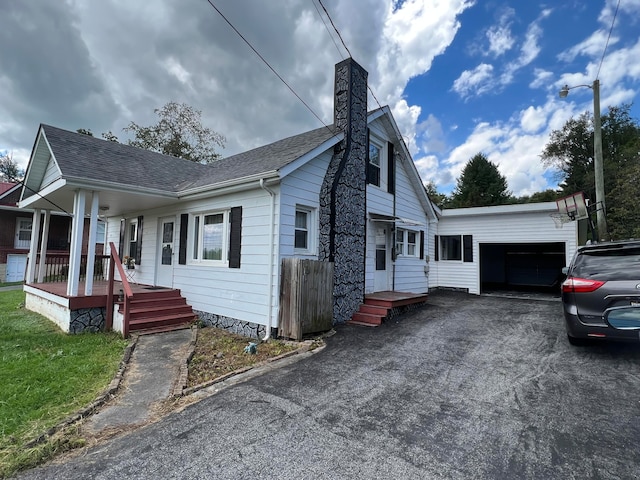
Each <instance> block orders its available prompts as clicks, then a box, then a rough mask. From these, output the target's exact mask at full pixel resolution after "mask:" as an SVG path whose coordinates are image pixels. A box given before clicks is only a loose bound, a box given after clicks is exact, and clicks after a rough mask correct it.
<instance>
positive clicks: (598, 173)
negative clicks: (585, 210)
mask: <svg viewBox="0 0 640 480" xmlns="http://www.w3.org/2000/svg"><path fill="white" fill-rule="evenodd" d="M578 87H587V88H590V89H591V90H593V168H594V169H595V177H596V221H597V224H598V237H599V238H595V239H594V240H595V241H598V240H601V239H606V237H607V218H606V217H605V203H604V173H603V167H602V123H601V120H600V80H598V79H595V80H594V81H593V84H592V85H576V86H575V87H569V85H565V86H564V87H562V90H560V92H559V95H560V98H565V97H566V96H567V95H569V90H573V89H574V88H578Z"/></svg>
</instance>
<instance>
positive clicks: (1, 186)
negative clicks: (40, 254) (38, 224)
mask: <svg viewBox="0 0 640 480" xmlns="http://www.w3.org/2000/svg"><path fill="white" fill-rule="evenodd" d="M21 191H22V184H20V183H9V182H0V282H20V281H23V280H24V278H25V268H26V266H27V257H28V253H29V247H30V242H31V225H32V223H33V210H31V209H22V208H18V206H17V203H18V200H19V199H20V194H21ZM70 232H71V217H69V216H68V215H67V214H64V213H57V212H56V213H53V214H52V215H51V223H50V225H49V237H48V239H47V252H48V254H49V255H56V254H67V253H68V252H69V236H70ZM85 237H86V238H84V242H83V251H84V252H86V250H87V248H86V246H87V241H88V235H85ZM103 237H104V234H103ZM101 241H103V240H101ZM97 253H98V255H100V254H102V244H99V245H98V248H97Z"/></svg>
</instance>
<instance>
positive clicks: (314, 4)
mask: <svg viewBox="0 0 640 480" xmlns="http://www.w3.org/2000/svg"><path fill="white" fill-rule="evenodd" d="M311 3H313V6H314V7H315V8H316V12H318V16H319V17H320V20H322V24H323V25H324V28H325V30H326V31H327V33H328V34H329V37H330V38H331V41H332V42H333V44H334V45H335V46H336V50H337V51H338V55H340V57H342V52H341V51H340V48H339V47H338V44H337V43H336V39H335V38H333V35H331V31H330V30H329V27H328V26H327V22H325V21H324V16H323V15H322V13H320V9H319V8H318V5H316V2H314V1H313V0H311Z"/></svg>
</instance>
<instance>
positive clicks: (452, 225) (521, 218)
mask: <svg viewBox="0 0 640 480" xmlns="http://www.w3.org/2000/svg"><path fill="white" fill-rule="evenodd" d="M555 211H556V204H555V202H544V203H530V204H523V205H501V206H495V207H476V208H457V209H450V210H443V212H442V216H441V217H440V219H439V221H438V224H437V228H436V232H435V235H438V236H443V235H460V236H462V235H471V236H472V254H473V261H471V262H464V261H463V260H443V259H442V258H440V259H438V260H437V261H436V260H435V258H436V255H435V250H434V251H433V256H432V257H431V258H432V261H431V262H430V268H431V271H430V275H429V288H436V287H447V288H459V289H465V290H468V292H469V293H473V294H480V246H479V245H480V244H481V243H483V244H488V243H494V244H506V243H512V244H513V243H522V244H525V243H526V244H532V243H555V242H563V243H564V244H565V256H566V259H567V262H568V261H569V259H571V256H572V255H573V252H574V251H575V249H576V247H577V240H578V228H577V222H571V223H567V224H565V225H564V227H563V228H561V229H560V228H556V227H555V222H554V221H553V219H552V218H551V217H550V216H549V214H550V213H552V212H555ZM430 240H431V242H432V243H431V245H433V247H432V248H433V249H435V248H436V246H437V245H436V242H435V237H431V238H430ZM440 256H441V255H440Z"/></svg>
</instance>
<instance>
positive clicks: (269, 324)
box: [260, 178, 276, 342]
mask: <svg viewBox="0 0 640 480" xmlns="http://www.w3.org/2000/svg"><path fill="white" fill-rule="evenodd" d="M260 188H262V189H263V190H264V191H265V192H267V193H268V194H269V196H270V197H271V204H270V206H271V213H270V215H271V219H270V221H269V282H268V284H269V302H268V305H269V306H268V309H269V310H268V312H269V313H268V314H267V333H266V335H265V337H264V338H263V339H262V341H263V342H266V341H267V340H269V338H270V337H271V328H273V270H274V262H275V259H274V253H273V247H274V245H275V242H274V241H273V235H274V229H275V217H276V193H275V192H274V191H273V190H271V189H270V188H269V187H267V185H266V184H265V182H264V178H261V179H260Z"/></svg>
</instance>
